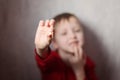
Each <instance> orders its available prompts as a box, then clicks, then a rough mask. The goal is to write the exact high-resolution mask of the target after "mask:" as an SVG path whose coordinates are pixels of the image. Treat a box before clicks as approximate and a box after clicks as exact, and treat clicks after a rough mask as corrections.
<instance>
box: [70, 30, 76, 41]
mask: <svg viewBox="0 0 120 80" xmlns="http://www.w3.org/2000/svg"><path fill="white" fill-rule="evenodd" d="M70 38H71V39H74V38H76V35H75V33H74V32H73V31H70Z"/></svg>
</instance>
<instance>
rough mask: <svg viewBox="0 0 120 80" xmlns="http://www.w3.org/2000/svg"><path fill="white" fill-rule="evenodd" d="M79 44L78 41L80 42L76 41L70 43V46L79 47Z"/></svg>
mask: <svg viewBox="0 0 120 80" xmlns="http://www.w3.org/2000/svg"><path fill="white" fill-rule="evenodd" d="M78 43H79V41H78V40H75V41H72V42H70V43H69V45H70V46H77V45H78Z"/></svg>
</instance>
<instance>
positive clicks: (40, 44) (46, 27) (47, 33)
mask: <svg viewBox="0 0 120 80" xmlns="http://www.w3.org/2000/svg"><path fill="white" fill-rule="evenodd" d="M53 25H54V20H53V19H51V20H46V21H43V20H41V21H40V22H39V25H38V28H37V30H36V35H35V41H34V43H35V48H36V52H37V54H38V55H39V56H41V57H43V55H44V54H43V53H45V52H44V51H47V50H48V46H49V44H50V42H51V40H52V38H53Z"/></svg>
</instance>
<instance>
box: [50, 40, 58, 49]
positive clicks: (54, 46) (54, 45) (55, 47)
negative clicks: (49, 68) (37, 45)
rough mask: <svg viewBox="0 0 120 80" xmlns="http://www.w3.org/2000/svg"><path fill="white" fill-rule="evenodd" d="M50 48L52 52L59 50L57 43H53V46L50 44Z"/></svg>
mask: <svg viewBox="0 0 120 80" xmlns="http://www.w3.org/2000/svg"><path fill="white" fill-rule="evenodd" d="M50 48H51V49H52V50H56V49H58V46H57V43H56V42H55V41H52V42H51V44H50Z"/></svg>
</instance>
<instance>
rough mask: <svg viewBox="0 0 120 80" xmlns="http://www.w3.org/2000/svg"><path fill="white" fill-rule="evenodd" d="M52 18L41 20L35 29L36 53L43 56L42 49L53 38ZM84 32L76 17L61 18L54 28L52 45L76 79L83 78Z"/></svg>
mask: <svg viewBox="0 0 120 80" xmlns="http://www.w3.org/2000/svg"><path fill="white" fill-rule="evenodd" d="M54 22H55V21H54V20H53V19H52V20H46V21H43V20H41V21H40V23H39V26H38V29H37V31H36V36H35V46H36V50H37V52H38V54H39V55H40V56H43V54H42V53H43V51H44V50H45V49H46V48H47V47H48V46H49V44H50V43H51V40H52V39H53V30H54V29H53V25H54ZM83 44H84V34H83V30H82V27H81V25H80V24H79V22H78V21H77V19H76V18H74V17H71V18H70V19H69V20H61V22H60V23H59V24H58V25H57V26H56V28H55V35H54V39H53V46H54V47H55V48H56V49H57V50H58V53H59V55H60V57H61V59H62V60H63V61H64V62H65V63H67V64H69V65H70V66H71V67H72V69H73V71H74V73H75V75H76V79H77V80H84V78H85V73H84V64H85V57H84V54H83V49H82V46H83Z"/></svg>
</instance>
